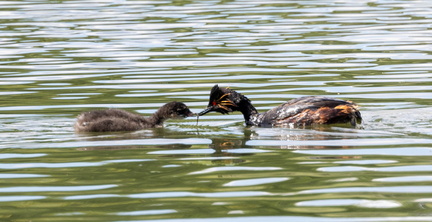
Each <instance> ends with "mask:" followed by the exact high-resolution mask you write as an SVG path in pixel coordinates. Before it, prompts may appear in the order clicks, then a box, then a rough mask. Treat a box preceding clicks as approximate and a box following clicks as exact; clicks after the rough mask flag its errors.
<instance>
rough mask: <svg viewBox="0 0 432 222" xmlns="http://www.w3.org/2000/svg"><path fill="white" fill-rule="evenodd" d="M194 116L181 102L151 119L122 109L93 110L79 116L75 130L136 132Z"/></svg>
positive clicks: (165, 107) (157, 113) (163, 108)
mask: <svg viewBox="0 0 432 222" xmlns="http://www.w3.org/2000/svg"><path fill="white" fill-rule="evenodd" d="M193 115H194V114H193V113H192V112H191V111H190V110H189V108H188V107H187V106H186V105H185V104H184V103H181V102H170V103H167V104H165V105H163V106H162V107H160V108H159V109H158V110H157V111H156V112H155V113H154V114H153V115H152V116H149V117H143V116H141V115H138V114H135V113H130V112H128V111H125V110H121V109H105V110H93V111H89V112H83V113H81V114H80V115H78V117H77V121H76V123H75V125H74V128H75V131H76V132H109V131H134V130H140V129H144V128H151V127H160V126H162V125H163V122H164V121H165V120H167V119H176V118H186V117H189V116H193Z"/></svg>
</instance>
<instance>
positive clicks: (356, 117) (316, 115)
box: [199, 85, 361, 127]
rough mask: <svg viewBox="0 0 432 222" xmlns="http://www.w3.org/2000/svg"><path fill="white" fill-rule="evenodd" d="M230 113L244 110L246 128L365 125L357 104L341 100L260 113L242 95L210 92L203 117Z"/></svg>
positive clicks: (297, 102) (303, 102)
mask: <svg viewBox="0 0 432 222" xmlns="http://www.w3.org/2000/svg"><path fill="white" fill-rule="evenodd" d="M212 111H215V112H219V113H222V114H227V113H230V112H234V111H240V112H241V113H242V114H243V117H244V119H245V122H246V125H252V126H262V127H272V126H307V125H314V124H333V123H350V124H351V125H353V126H355V125H356V124H357V123H360V122H361V115H360V112H359V111H358V109H357V105H355V104H354V103H352V102H349V101H344V100H340V99H334V98H328V97H322V96H306V97H301V98H298V99H293V100H290V101H288V102H286V103H284V104H282V105H279V106H277V107H275V108H273V109H271V110H269V111H267V112H264V113H258V111H257V110H256V109H255V107H254V106H253V105H252V103H251V101H250V100H249V99H248V98H246V96H243V95H242V94H240V93H238V92H236V91H234V90H232V89H228V88H219V87H218V85H215V86H214V87H213V88H212V89H211V92H210V101H209V105H208V107H207V109H205V110H203V111H202V112H200V113H199V115H200V116H202V115H205V114H206V113H209V112H212Z"/></svg>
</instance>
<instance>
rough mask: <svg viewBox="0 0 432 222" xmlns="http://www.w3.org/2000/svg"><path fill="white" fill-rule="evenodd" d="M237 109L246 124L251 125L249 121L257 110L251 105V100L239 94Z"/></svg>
mask: <svg viewBox="0 0 432 222" xmlns="http://www.w3.org/2000/svg"><path fill="white" fill-rule="evenodd" d="M236 105H237V106H238V108H237V109H238V110H239V111H240V112H241V113H242V114H243V117H244V119H245V122H246V125H253V124H252V123H251V121H250V119H251V117H252V116H253V115H257V114H258V111H257V110H256V109H255V107H254V106H253V105H252V103H251V101H250V100H249V99H248V98H247V97H246V96H243V95H240V101H238V102H237V103H236Z"/></svg>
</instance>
